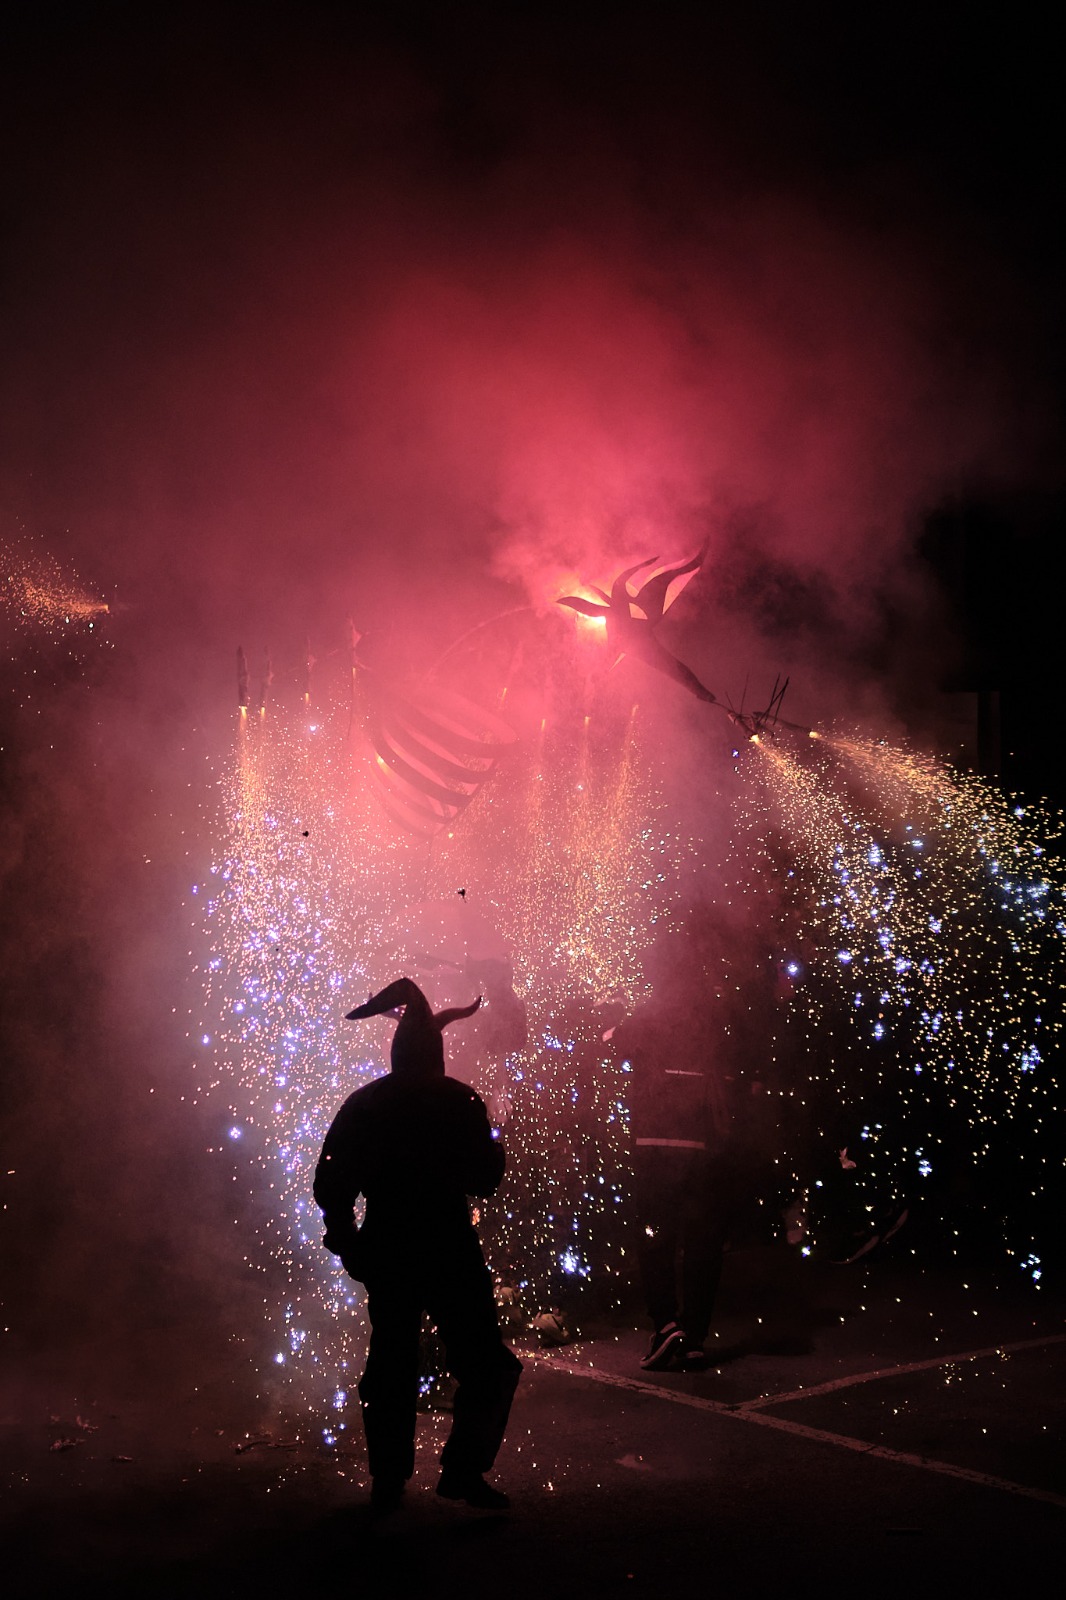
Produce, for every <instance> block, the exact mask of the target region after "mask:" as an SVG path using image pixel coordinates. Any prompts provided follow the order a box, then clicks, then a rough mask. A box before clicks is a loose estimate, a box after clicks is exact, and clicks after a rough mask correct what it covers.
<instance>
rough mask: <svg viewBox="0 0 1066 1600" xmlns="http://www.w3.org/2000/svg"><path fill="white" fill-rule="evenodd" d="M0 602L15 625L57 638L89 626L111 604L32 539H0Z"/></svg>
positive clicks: (92, 624)
mask: <svg viewBox="0 0 1066 1600" xmlns="http://www.w3.org/2000/svg"><path fill="white" fill-rule="evenodd" d="M0 605H2V606H3V609H4V611H5V612H6V613H7V614H8V616H9V617H10V618H11V619H12V620H13V621H14V623H15V625H16V626H17V627H21V628H34V629H39V630H40V631H42V632H44V633H48V634H50V635H52V636H53V637H57V638H58V637H60V636H61V635H62V634H64V633H65V632H66V631H67V630H68V629H70V628H71V627H73V626H85V627H87V628H89V629H92V628H93V627H94V626H95V624H96V622H97V621H98V620H99V619H100V618H101V617H103V616H106V615H107V613H108V611H109V610H110V607H109V606H108V605H106V604H105V602H104V601H102V600H98V599H96V598H94V597H93V596H92V595H91V594H90V593H89V591H88V590H87V589H86V588H85V586H84V585H83V584H82V583H81V580H80V579H79V578H78V576H77V574H76V573H73V572H69V571H68V572H64V571H63V569H62V567H61V566H60V564H59V562H58V561H56V560H55V558H54V557H53V556H50V555H47V554H46V553H45V552H44V551H42V550H40V549H38V548H36V547H35V545H34V544H33V543H32V541H28V540H23V541H20V542H17V543H16V542H11V541H9V540H7V539H2V538H0Z"/></svg>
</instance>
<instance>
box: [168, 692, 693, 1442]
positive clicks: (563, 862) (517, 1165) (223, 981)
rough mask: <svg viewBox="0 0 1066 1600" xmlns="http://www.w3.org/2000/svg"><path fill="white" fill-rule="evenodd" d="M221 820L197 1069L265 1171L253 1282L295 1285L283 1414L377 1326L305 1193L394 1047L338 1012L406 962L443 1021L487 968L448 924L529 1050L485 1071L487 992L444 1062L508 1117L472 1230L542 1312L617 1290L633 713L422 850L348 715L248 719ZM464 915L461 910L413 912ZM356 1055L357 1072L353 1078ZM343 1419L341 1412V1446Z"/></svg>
mask: <svg viewBox="0 0 1066 1600" xmlns="http://www.w3.org/2000/svg"><path fill="white" fill-rule="evenodd" d="M594 741H595V748H594V749H593V748H592V745H593V742H594ZM223 818H224V827H225V844H224V848H222V849H220V851H219V853H218V858H217V860H216V862H215V864H214V867H213V869H212V872H211V875H210V880H209V882H208V883H206V884H205V885H204V886H203V887H202V890H200V886H197V888H198V891H199V894H198V898H199V899H200V900H201V902H202V904H203V910H204V916H205V924H204V931H205V935H206V943H207V954H206V959H205V962H204V966H203V971H202V973H201V977H202V980H203V992H204V1008H203V1017H202V1020H201V1021H200V1022H199V1023H198V1024H197V1027H196V1030H195V1033H194V1035H193V1036H194V1038H196V1039H198V1040H199V1041H200V1043H199V1046H198V1049H197V1062H196V1067H197V1073H198V1076H199V1077H200V1079H201V1083H202V1091H203V1093H204V1094H210V1095H211V1096H213V1097H217V1098H219V1099H221V1100H223V1101H224V1102H225V1110H224V1113H222V1112H221V1111H220V1115H221V1121H222V1124H223V1125H224V1129H225V1134H224V1140H225V1143H226V1144H228V1145H229V1147H230V1148H231V1149H233V1148H234V1147H236V1148H238V1149H241V1150H242V1151H243V1152H244V1154H245V1155H246V1156H247V1157H248V1159H249V1161H250V1162H251V1164H252V1167H253V1168H258V1169H259V1172H258V1173H255V1172H253V1174H252V1176H253V1192H256V1191H258V1195H259V1197H260V1198H262V1192H263V1190H264V1188H265V1189H266V1192H267V1193H268V1194H269V1198H270V1206H269V1210H268V1211H267V1213H266V1214H265V1215H264V1220H263V1224H262V1229H261V1233H260V1237H259V1240H258V1243H257V1245H256V1248H255V1249H254V1250H252V1251H250V1253H249V1265H250V1266H251V1267H253V1268H258V1269H261V1270H264V1271H265V1272H266V1273H267V1275H268V1277H269V1280H270V1282H271V1283H273V1284H279V1283H280V1284H281V1285H282V1287H283V1291H284V1292H283V1294H282V1297H281V1301H280V1302H278V1301H273V1302H272V1301H270V1300H269V1298H268V1302H267V1306H266V1312H267V1317H268V1323H269V1334H268V1337H267V1339H266V1341H265V1344H264V1348H265V1349H267V1351H268V1357H269V1363H268V1364H270V1365H272V1366H273V1368H274V1369H275V1376H276V1379H277V1381H278V1382H279V1383H280V1384H281V1385H283V1386H284V1387H286V1388H287V1390H288V1394H289V1398H290V1400H296V1401H298V1402H302V1403H304V1404H306V1405H307V1406H309V1407H310V1408H311V1409H312V1410H313V1411H316V1412H319V1413H320V1412H321V1408H322V1406H323V1404H324V1402H323V1395H324V1394H325V1393H326V1387H324V1386H328V1387H329V1390H330V1393H332V1390H333V1388H335V1387H336V1381H337V1375H338V1373H339V1374H341V1375H342V1376H344V1375H347V1376H349V1377H350V1375H351V1372H350V1369H351V1365H352V1361H353V1341H357V1340H358V1339H359V1338H360V1337H361V1332H362V1330H361V1323H360V1320H359V1315H358V1313H359V1309H360V1301H361V1294H360V1292H359V1291H358V1290H357V1289H356V1287H355V1285H353V1284H352V1283H351V1282H350V1280H348V1279H347V1278H346V1277H345V1276H344V1275H343V1274H342V1273H341V1272H340V1271H339V1270H337V1269H336V1266H335V1263H334V1262H333V1260H332V1258H331V1257H329V1256H328V1255H327V1254H326V1253H325V1252H324V1251H323V1250H322V1249H321V1248H320V1226H319V1218H318V1215H317V1210H316V1208H315V1206H314V1203H313V1200H312V1199H311V1194H310V1174H311V1172H312V1170H313V1167H314V1163H315V1161H316V1159H317V1156H318V1151H319V1148H320V1146H321V1141H322V1138H323V1136H324V1134H325V1131H326V1129H327V1127H328V1125H329V1122H330V1120H331V1118H332V1116H333V1114H334V1112H335V1110H336V1107H337V1105H338V1104H339V1102H340V1101H341V1100H342V1099H343V1098H344V1097H345V1096H346V1095H347V1094H348V1093H349V1092H350V1091H351V1090H352V1089H353V1088H355V1087H356V1086H357V1085H358V1084H359V1082H361V1081H365V1080H366V1079H368V1078H370V1077H372V1076H376V1075H377V1074H378V1073H379V1072H380V1071H382V1070H383V1066H384V1061H385V1059H387V1046H388V1032H389V1030H388V1027H387V1026H385V1027H382V1028H381V1029H379V1030H378V1032H377V1035H374V1034H371V1033H369V1032H368V1034H367V1036H366V1038H365V1039H364V1038H361V1039H360V1040H359V1041H358V1042H357V1041H355V1040H354V1039H353V1038H352V1036H351V1034H350V1032H348V1031H345V1029H344V1025H343V1023H342V1022H341V1021H340V1020H339V1019H340V1017H341V1015H342V1013H343V1011H344V1009H345V1008H346V1006H347V1005H348V1004H349V1003H350V1002H351V1000H352V999H353V998H355V999H358V998H360V997H361V996H362V995H363V994H365V993H367V992H369V991H370V990H371V989H373V988H376V987H380V986H381V984H382V982H383V981H385V980H386V979H387V978H389V977H392V976H395V970H393V969H394V968H395V969H396V970H399V965H402V966H404V967H405V968H406V970H409V971H412V974H413V975H414V976H416V977H417V978H418V981H419V982H420V983H421V984H423V985H424V986H425V987H426V988H427V990H428V991H429V992H430V994H431V996H432V999H433V1002H434V1003H435V1004H441V1003H451V1001H452V1000H453V999H454V998H455V997H454V996H453V994H452V993H451V992H450V990H449V987H448V986H449V985H451V986H453V987H455V988H457V989H459V990H461V991H462V994H461V996H460V998H463V999H469V998H470V994H469V993H468V992H467V991H468V990H470V991H471V992H474V987H473V986H474V982H475V975H474V968H473V967H471V966H470V965H469V958H470V955H471V951H470V949H457V948H456V947H455V946H454V944H451V943H446V942H444V937H445V932H446V931H447V930H446V925H449V924H450V923H451V922H455V923H456V924H459V923H465V924H467V925H469V926H470V927H471V928H472V927H474V926H475V923H476V920H477V919H480V920H481V921H482V922H483V923H484V924H485V925H486V926H490V927H492V928H493V929H495V930H496V933H497V935H498V939H499V947H500V950H501V951H504V952H507V953H508V954H510V953H513V963H514V966H513V974H511V975H509V976H510V978H511V981H513V990H509V991H508V992H510V993H511V995H512V999H513V1000H514V1001H515V1002H520V1003H521V1005H522V1007H524V1011H525V1018H526V1021H525V1027H524V1030H523V1033H524V1042H522V1041H521V1038H519V1039H516V1040H515V1041H513V1048H511V1049H510V1050H508V1051H506V1052H505V1054H504V1056H503V1058H502V1059H499V1058H498V1055H497V1056H495V1057H494V1055H493V1052H492V1051H491V1050H490V1049H489V1048H487V1047H486V1046H485V1044H484V1043H483V1042H480V1035H479V1029H481V1028H484V1029H491V1026H492V1018H493V1006H492V1004H491V998H490V1004H489V1005H487V1006H486V1007H484V1008H483V1011H482V1013H481V1014H480V1015H479V1018H478V1019H476V1022H475V1023H472V1024H471V1030H470V1034H469V1037H468V1038H466V1039H465V1040H464V1048H463V1049H461V1050H460V1049H459V1048H457V1049H456V1060H455V1062H454V1063H453V1064H452V1066H451V1068H450V1070H452V1071H454V1072H457V1073H458V1074H459V1075H462V1076H466V1077H467V1078H468V1079H469V1080H470V1081H472V1082H473V1083H474V1085H475V1087H477V1088H478V1090H479V1091H480V1092H481V1093H482V1094H483V1096H484V1097H485V1099H486V1100H487V1102H488V1103H489V1105H490V1108H491V1109H492V1111H493V1114H494V1116H495V1118H496V1120H497V1121H499V1122H501V1123H502V1122H506V1134H505V1137H506V1141H507V1146H508V1154H509V1177H508V1180H507V1184H506V1186H505V1191H504V1194H503V1196H502V1198H501V1200H500V1201H499V1202H498V1203H497V1204H496V1205H495V1206H490V1207H487V1208H485V1210H484V1214H483V1217H482V1225H483V1228H484V1230H485V1233H486V1238H487V1241H488V1243H489V1249H490V1255H491V1258H492V1260H493V1262H494V1264H495V1265H496V1266H497V1268H498V1270H500V1271H501V1272H502V1273H506V1274H509V1275H510V1277H511V1279H512V1281H513V1284H514V1287H515V1290H516V1292H517V1293H518V1294H519V1295H520V1296H522V1297H524V1298H525V1299H526V1300H527V1302H528V1304H529V1305H530V1307H531V1309H538V1308H539V1307H540V1306H542V1305H544V1304H547V1303H550V1301H551V1299H552V1298H553V1296H554V1295H555V1294H556V1293H557V1291H558V1285H559V1283H560V1281H561V1280H568V1281H570V1282H580V1281H582V1280H585V1279H587V1278H588V1277H589V1276H590V1275H591V1274H592V1273H593V1271H595V1273H596V1276H597V1279H598V1281H600V1282H602V1281H603V1280H604V1279H606V1280H608V1281H609V1282H610V1281H616V1280H617V1275H618V1273H619V1270H620V1263H619V1259H618V1253H619V1251H620V1249H621V1243H620V1237H619V1235H620V1217H621V1214H622V1211H623V1189H624V1183H625V1173H626V1164H627V1123H626V1112H625V1104H624V1095H623V1093H622V1085H621V1082H620V1078H621V1074H622V1070H623V1069H622V1067H621V1066H620V1065H619V1064H618V1063H616V1062H614V1061H613V1060H612V1059H611V1056H610V1053H609V1051H608V1050H607V1048H606V1046H605V1044H604V1042H603V1038H602V1033H603V1021H602V1017H601V1014H600V1013H601V1009H602V1007H603V1006H604V1004H605V1003H607V1002H608V1001H611V1002H613V1003H614V1004H615V1005H616V1006H617V1005H620V1006H622V1007H627V1006H629V1005H631V1004H632V1003H633V1001H634V999H635V997H636V996H637V995H639V994H640V993H641V991H642V987H643V982H644V980H643V974H642V967H641V952H642V950H643V948H644V947H645V946H646V944H647V943H648V941H649V939H650V936H651V930H652V924H653V922H654V917H655V910H656V907H657V906H660V905H661V904H662V903H663V901H664V900H665V898H666V895H667V887H666V881H667V871H666V857H665V854H664V850H665V842H664V840H663V839H662V838H660V836H659V833H658V831H657V801H656V797H655V794H654V790H653V787H652V784H651V780H650V776H649V774H648V771H647V769H646V765H645V763H644V762H643V761H642V758H641V755H640V747H639V739H638V735H637V722H636V713H635V712H634V713H633V715H632V716H631V717H630V718H629V722H628V726H626V727H625V728H624V729H622V730H620V731H619V730H616V731H615V732H614V733H612V734H610V735H604V734H597V733H596V732H595V731H594V730H590V726H589V723H588V722H587V721H586V722H585V724H584V725H583V727H582V729H581V731H580V734H579V736H578V737H577V738H576V739H575V738H571V737H568V736H559V737H557V738H552V737H551V736H548V735H546V734H542V738H541V740H540V741H539V742H538V743H535V744H533V745H531V746H530V747H529V748H528V749H527V750H526V751H525V752H524V754H523V755H522V756H520V757H518V758H516V759H515V760H514V762H513V763H512V765H511V766H510V767H509V768H508V770H507V771H505V772H503V773H501V774H499V775H498V777H497V779H496V780H495V782H494V784H493V785H492V786H491V787H488V788H486V790H485V791H484V793H483V794H482V795H480V796H479V797H478V799H477V801H476V803H475V805H474V806H472V807H471V808H470V814H469V815H468V816H466V817H464V818H463V819H462V823H461V824H457V825H456V826H455V827H454V828H453V830H452V831H451V832H450V833H449V834H447V835H443V836H440V837H438V838H437V839H436V840H434V841H432V842H430V841H418V842H415V841H411V840H409V839H406V838H404V837H403V836H396V835H395V834H394V833H392V832H390V830H389V826H388V823H387V821H386V819H384V818H383V817H382V815H381V812H380V809H379V808H378V807H377V806H376V804H375V802H374V797H373V792H372V788H371V786H370V785H369V784H367V783H366V782H365V781H362V780H361V768H360V764H359V763H358V762H355V763H353V760H352V754H351V751H350V748H349V745H348V739H347V719H346V708H345V707H344V706H342V705H341V704H340V703H338V704H337V705H336V706H335V707H334V708H333V709H332V710H325V711H320V712H318V713H316V715H315V718H314V721H313V722H312V720H311V719H310V716H309V714H308V712H307V710H306V708H305V707H301V709H300V711H299V713H294V714H293V716H292V717H291V718H286V717H285V716H284V715H276V714H271V715H268V716H266V717H258V716H257V717H251V716H247V715H245V714H243V713H239V714H238V721H237V728H236V739H235V752H234V760H233V763H232V767H231V770H230V772H229V774H228V776H227V777H226V779H225V782H224V786H223ZM458 884H461V885H462V886H463V891H464V892H463V896H462V902H461V905H460V902H458V901H456V900H455V896H456V885H458ZM449 897H450V898H451V900H452V901H454V902H455V905H456V907H457V910H458V913H459V914H458V915H457V916H456V917H453V918H450V919H448V918H443V917H442V916H440V915H439V914H437V916H436V920H435V921H434V918H433V917H429V918H427V916H426V915H425V914H421V915H418V916H414V913H416V912H418V911H419V908H424V907H426V906H427V905H428V906H429V907H438V906H442V905H444V904H446V903H447V901H448V899H449ZM475 908H476V909H475ZM416 924H417V927H416ZM438 924H439V926H437V925H438ZM434 928H436V932H435V933H434ZM427 930H428V931H427ZM427 944H428V945H429V946H431V947H432V948H428V949H427V948H426V946H427ZM475 953H477V952H475ZM419 962H421V963H423V968H422V969H421V970H420V969H419V965H418V964H419ZM375 1044H376V1050H375ZM353 1049H361V1050H363V1051H365V1053H364V1054H363V1055H361V1056H360V1057H358V1058H357V1059H355V1060H354V1061H353V1060H352V1059H351V1054H350V1052H351V1051H352V1050H353ZM560 1129H566V1130H567V1137H565V1138H560ZM220 1145H223V1147H225V1145H224V1144H223V1139H222V1138H221V1137H220ZM612 1274H613V1275H614V1280H612ZM342 1423H343V1417H339V1416H337V1415H334V1416H333V1417H332V1418H331V1422H330V1428H329V1432H330V1434H331V1436H332V1437H334V1438H336V1437H337V1435H338V1431H339V1430H340V1429H341V1427H342Z"/></svg>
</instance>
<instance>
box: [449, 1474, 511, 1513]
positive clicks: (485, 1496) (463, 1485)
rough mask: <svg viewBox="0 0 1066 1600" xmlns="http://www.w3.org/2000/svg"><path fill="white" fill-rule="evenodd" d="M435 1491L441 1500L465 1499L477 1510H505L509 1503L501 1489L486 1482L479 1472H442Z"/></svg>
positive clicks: (507, 1508)
mask: <svg viewBox="0 0 1066 1600" xmlns="http://www.w3.org/2000/svg"><path fill="white" fill-rule="evenodd" d="M437 1493H438V1494H439V1495H440V1497H441V1499H442V1500H465V1501H466V1504H467V1505H468V1506H474V1507H475V1509H476V1510H478V1511H507V1510H509V1508H510V1505H511V1502H510V1500H509V1499H508V1498H507V1496H506V1495H505V1494H504V1493H503V1491H502V1490H500V1489H494V1488H493V1487H492V1484H491V1483H486V1482H485V1480H484V1478H483V1477H482V1476H481V1474H480V1473H479V1472H463V1473H458V1472H447V1471H445V1472H442V1473H441V1475H440V1482H439V1483H438V1484H437Z"/></svg>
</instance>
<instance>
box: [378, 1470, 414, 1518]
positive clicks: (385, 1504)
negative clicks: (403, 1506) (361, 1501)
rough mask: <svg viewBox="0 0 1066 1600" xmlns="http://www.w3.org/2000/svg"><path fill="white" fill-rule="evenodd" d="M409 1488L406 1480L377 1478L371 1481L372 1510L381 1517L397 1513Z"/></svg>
mask: <svg viewBox="0 0 1066 1600" xmlns="http://www.w3.org/2000/svg"><path fill="white" fill-rule="evenodd" d="M406 1487H407V1479H406V1478H393V1477H391V1476H389V1477H377V1478H372V1479H371V1481H370V1509H371V1511H373V1512H375V1513H376V1514H377V1515H378V1516H380V1517H385V1516H388V1514H389V1512H390V1511H397V1510H399V1507H400V1502H401V1501H402V1499H403V1492H404V1490H405V1489H406Z"/></svg>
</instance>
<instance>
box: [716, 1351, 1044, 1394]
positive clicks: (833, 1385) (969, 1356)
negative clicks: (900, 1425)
mask: <svg viewBox="0 0 1066 1600" xmlns="http://www.w3.org/2000/svg"><path fill="white" fill-rule="evenodd" d="M1049 1344H1066V1333H1051V1334H1048V1335H1047V1336H1046V1337H1045V1338H1043V1339H1019V1340H1016V1341H1015V1342H1014V1343H1013V1344H992V1345H989V1346H988V1347H987V1348H986V1349H984V1350H964V1351H963V1352H962V1354H961V1355H945V1356H933V1357H932V1358H931V1359H930V1360H929V1361H906V1362H904V1363H903V1364H902V1365H901V1366H898V1367H879V1368H878V1370H877V1371H876V1372H856V1373H853V1374H852V1376H851V1377H850V1378H833V1379H832V1380H831V1381H830V1382H829V1383H812V1384H811V1386H810V1388H808V1389H792V1390H790V1391H789V1393H787V1394H761V1395H759V1397H758V1398H757V1399H755V1400H741V1401H740V1402H739V1403H738V1404H737V1405H735V1406H734V1407H733V1410H734V1411H755V1410H757V1409H759V1408H761V1407H763V1406H780V1405H784V1404H785V1402H786V1401H788V1400H807V1399H809V1398H810V1396H811V1395H814V1394H832V1393H833V1391H834V1390H835V1389H850V1388H852V1387H853V1386H854V1385H855V1384H857V1383H873V1382H874V1381H875V1379H877V1378H895V1377H898V1376H901V1375H902V1374H903V1373H906V1372H932V1371H933V1370H934V1369H935V1368H937V1367H950V1366H951V1365H952V1364H953V1363H954V1362H956V1361H980V1360H981V1359H982V1357H984V1356H1001V1355H1012V1354H1013V1353H1014V1351H1015V1350H1039V1349H1041V1348H1042V1347H1043V1346H1044V1345H1049ZM713 1365H714V1362H713V1360H712V1361H711V1366H713Z"/></svg>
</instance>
